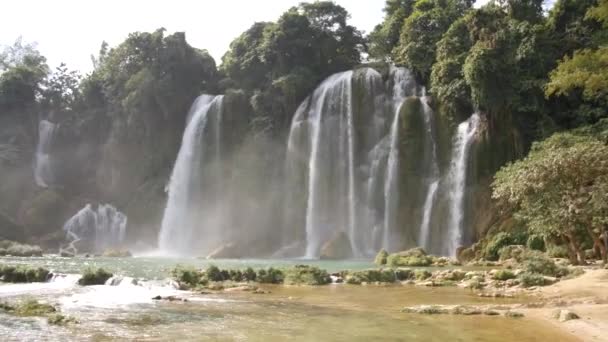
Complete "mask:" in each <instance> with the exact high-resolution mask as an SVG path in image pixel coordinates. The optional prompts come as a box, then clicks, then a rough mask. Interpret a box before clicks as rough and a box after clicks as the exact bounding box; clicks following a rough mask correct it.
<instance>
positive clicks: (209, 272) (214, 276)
mask: <svg viewBox="0 0 608 342" xmlns="http://www.w3.org/2000/svg"><path fill="white" fill-rule="evenodd" d="M205 275H206V276H207V280H209V281H224V280H227V279H225V278H224V274H222V271H221V270H220V269H219V268H218V267H217V266H215V265H209V267H207V269H206V270H205Z"/></svg>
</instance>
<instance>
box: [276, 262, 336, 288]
mask: <svg viewBox="0 0 608 342" xmlns="http://www.w3.org/2000/svg"><path fill="white" fill-rule="evenodd" d="M284 283H285V284H287V285H325V284H329V283H331V277H330V276H329V274H328V273H327V271H325V270H321V269H319V268H318V267H315V266H308V265H295V266H294V267H291V268H288V269H287V270H285V279H284Z"/></svg>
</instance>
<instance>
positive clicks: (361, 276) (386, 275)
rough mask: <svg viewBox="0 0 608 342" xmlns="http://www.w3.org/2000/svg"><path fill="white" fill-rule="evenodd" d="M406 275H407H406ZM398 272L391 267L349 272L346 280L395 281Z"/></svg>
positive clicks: (349, 282) (356, 281) (359, 281)
mask: <svg viewBox="0 0 608 342" xmlns="http://www.w3.org/2000/svg"><path fill="white" fill-rule="evenodd" d="M404 276H405V275H404ZM396 279H397V277H396V272H395V271H393V270H391V269H369V270H361V271H354V272H348V273H347V275H346V282H347V283H348V284H361V283H376V282H379V283H394V282H395V280H396Z"/></svg>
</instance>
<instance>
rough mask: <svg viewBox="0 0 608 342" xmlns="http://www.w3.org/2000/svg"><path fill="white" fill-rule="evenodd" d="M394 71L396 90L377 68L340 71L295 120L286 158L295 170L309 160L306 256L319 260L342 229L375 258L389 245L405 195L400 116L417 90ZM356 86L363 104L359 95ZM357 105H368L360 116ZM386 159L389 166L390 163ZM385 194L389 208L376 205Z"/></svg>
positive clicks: (405, 74)
mask: <svg viewBox="0 0 608 342" xmlns="http://www.w3.org/2000/svg"><path fill="white" fill-rule="evenodd" d="M389 74H390V78H391V80H390V84H391V86H392V87H391V88H389V89H387V88H385V86H384V83H383V82H382V76H381V75H380V74H379V73H378V72H376V71H375V70H373V69H370V68H364V69H360V70H357V71H354V72H353V71H347V72H343V73H338V74H335V75H333V76H331V77H329V78H328V79H326V80H325V81H324V82H323V83H322V84H321V85H320V86H319V87H318V88H317V89H316V90H315V91H314V93H313V94H312V95H311V96H310V97H309V98H308V99H307V100H305V101H304V103H303V104H302V105H300V107H299V108H298V110H297V112H296V114H295V116H294V119H293V121H292V126H291V130H290V134H289V140H288V147H287V161H288V166H291V165H292V164H293V163H294V160H304V159H306V160H307V162H306V165H307V168H308V170H307V171H308V172H307V174H306V175H305V176H304V177H303V178H304V181H305V182H306V184H307V185H306V188H307V198H306V200H305V202H304V205H305V211H306V214H305V220H304V221H305V222H304V225H305V228H306V254H305V255H306V257H309V258H314V257H318V256H319V251H320V249H321V246H322V245H323V244H324V243H325V242H327V241H328V240H330V239H331V238H332V237H333V236H336V235H337V234H338V233H339V232H345V233H346V234H347V235H348V237H349V240H350V244H351V248H352V252H353V255H354V256H364V255H368V254H371V253H374V250H375V249H376V248H377V241H378V240H382V241H381V245H382V246H383V247H388V244H389V243H390V240H391V238H390V237H389V231H390V230H391V229H393V227H392V225H394V220H393V218H394V216H395V213H396V211H397V200H398V199H397V196H398V191H399V190H398V189H397V187H395V181H396V178H397V177H396V176H397V175H396V172H397V170H398V167H399V166H398V165H399V164H398V158H399V157H398V148H397V147H398V146H397V144H398V141H399V134H398V125H399V112H400V108H401V105H402V103H403V102H404V100H405V99H406V97H407V96H411V95H415V90H416V87H415V83H414V81H413V78H412V76H411V74H410V72H409V71H407V70H406V69H403V68H391V70H390V73H389ZM354 82H356V84H357V87H359V88H360V89H361V88H362V89H363V93H362V94H361V96H363V97H364V99H362V98H355V97H354V96H353V94H354V92H355V91H356V90H355V89H354V88H353V83H354ZM386 93H388V94H390V95H392V96H385V94H386ZM387 99H388V101H387ZM355 103H364V104H363V105H361V106H365V105H366V104H367V107H365V108H364V109H361V108H358V109H357V112H356V113H355V111H354V110H353V108H354V106H355ZM368 107H369V108H368ZM387 109H389V110H388V111H387ZM389 124H390V125H389ZM361 125H365V127H366V129H364V130H361ZM362 153H363V155H362ZM387 160H388V164H389V165H388V166H386V165H383V164H386V163H387ZM289 170H290V169H289V168H288V172H289ZM293 189H294V188H291V191H294V190H293ZM378 193H382V195H381V198H382V201H383V202H387V203H386V204H384V203H383V204H382V205H381V206H378V205H376V202H377V197H378V196H377V194H378ZM290 203H291V202H290ZM290 205H291V204H290ZM288 210H289V208H288ZM378 210H381V211H382V214H381V215H376V212H378ZM378 218H380V220H378ZM378 221H379V222H378ZM374 227H376V228H374ZM378 227H382V228H381V229H378ZM378 234H382V237H381V238H379V237H378ZM286 245H287V243H286Z"/></svg>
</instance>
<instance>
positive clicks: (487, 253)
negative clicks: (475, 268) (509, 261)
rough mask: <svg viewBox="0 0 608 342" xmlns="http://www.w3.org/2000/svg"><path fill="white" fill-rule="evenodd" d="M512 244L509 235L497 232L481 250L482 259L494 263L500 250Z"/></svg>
mask: <svg viewBox="0 0 608 342" xmlns="http://www.w3.org/2000/svg"><path fill="white" fill-rule="evenodd" d="M512 242H513V238H512V237H511V235H509V234H508V233H506V232H499V233H498V234H496V235H494V236H493V237H492V238H491V239H490V241H488V243H487V244H486V247H485V248H484V250H483V253H482V257H483V258H484V259H486V260H490V261H496V260H498V257H499V253H500V250H501V249H502V248H503V247H506V246H508V245H512V244H513V243H512Z"/></svg>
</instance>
